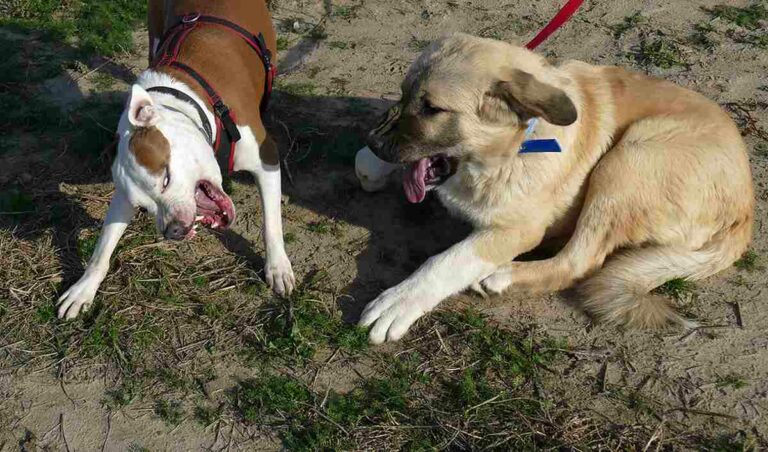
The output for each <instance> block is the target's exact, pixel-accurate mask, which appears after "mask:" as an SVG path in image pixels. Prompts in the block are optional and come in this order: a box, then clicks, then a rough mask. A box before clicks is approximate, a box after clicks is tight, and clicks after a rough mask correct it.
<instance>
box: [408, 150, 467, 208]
mask: <svg viewBox="0 0 768 452" xmlns="http://www.w3.org/2000/svg"><path fill="white" fill-rule="evenodd" d="M455 172H456V161H455V159H453V158H451V157H448V156H447V155H445V154H437V155H433V156H431V157H426V158H423V159H419V160H418V161H416V162H413V163H411V164H410V165H409V166H408V168H407V169H406V170H405V175H404V176H403V189H404V190H405V196H406V197H407V198H408V201H410V202H412V203H418V202H421V201H424V198H425V197H426V196H427V190H429V189H432V188H434V187H436V186H438V185H440V184H442V183H443V182H445V181H446V180H447V179H448V178H449V177H451V176H452V175H453V173H455Z"/></svg>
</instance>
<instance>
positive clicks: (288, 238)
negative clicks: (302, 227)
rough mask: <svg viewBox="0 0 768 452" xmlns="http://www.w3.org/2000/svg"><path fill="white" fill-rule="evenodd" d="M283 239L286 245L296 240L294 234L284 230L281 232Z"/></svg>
mask: <svg viewBox="0 0 768 452" xmlns="http://www.w3.org/2000/svg"><path fill="white" fill-rule="evenodd" d="M283 241H284V242H285V244H286V245H290V244H291V243H294V242H295V241H296V234H294V233H293V232H286V233H285V234H283Z"/></svg>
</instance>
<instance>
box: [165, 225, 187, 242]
mask: <svg viewBox="0 0 768 452" xmlns="http://www.w3.org/2000/svg"><path fill="white" fill-rule="evenodd" d="M189 229H190V227H189V226H184V224H183V223H182V222H180V221H178V220H174V221H172V222H171V223H170V224H169V225H168V226H167V227H166V228H165V233H164V235H165V238H166V239H168V240H183V239H184V237H186V236H187V234H188V233H189Z"/></svg>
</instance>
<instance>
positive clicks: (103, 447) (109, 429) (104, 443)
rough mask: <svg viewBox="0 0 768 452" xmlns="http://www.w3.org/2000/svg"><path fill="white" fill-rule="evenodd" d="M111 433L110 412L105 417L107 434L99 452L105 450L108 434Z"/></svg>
mask: <svg viewBox="0 0 768 452" xmlns="http://www.w3.org/2000/svg"><path fill="white" fill-rule="evenodd" d="M110 432H112V412H110V413H109V414H108V415H107V434H106V435H104V442H103V443H101V452H104V451H105V450H106V449H107V441H108V440H109V434H110Z"/></svg>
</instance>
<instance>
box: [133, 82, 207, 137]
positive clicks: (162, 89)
mask: <svg viewBox="0 0 768 452" xmlns="http://www.w3.org/2000/svg"><path fill="white" fill-rule="evenodd" d="M147 92H149V93H152V92H155V93H161V94H168V95H169V96H173V97H175V98H176V99H178V100H180V101H182V102H186V103H188V104H190V105H192V106H193V107H195V110H197V114H198V115H199V116H200V124H201V125H202V127H203V132H205V139H206V140H208V144H209V145H211V146H213V131H212V129H211V122H210V121H208V116H207V115H206V114H205V110H203V107H201V106H200V104H198V103H197V102H195V99H193V98H192V97H191V96H189V95H188V94H187V93H185V92H183V91H179V90H178V89H176V88H171V87H168V86H153V87H152V88H149V89H147Z"/></svg>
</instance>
